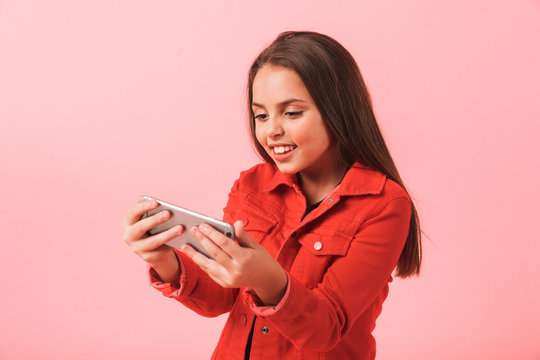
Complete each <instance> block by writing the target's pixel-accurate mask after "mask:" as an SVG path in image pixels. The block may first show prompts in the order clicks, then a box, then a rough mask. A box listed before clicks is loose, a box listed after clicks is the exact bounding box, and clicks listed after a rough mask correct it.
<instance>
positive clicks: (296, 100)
mask: <svg viewBox="0 0 540 360" xmlns="http://www.w3.org/2000/svg"><path fill="white" fill-rule="evenodd" d="M294 102H307V101H306V100H300V99H287V100H285V101H282V102H280V103H279V104H278V105H280V106H283V105H289V104H290V103H294ZM251 106H252V107H253V106H256V107H264V106H263V105H261V104H258V103H256V102H253V103H251Z"/></svg>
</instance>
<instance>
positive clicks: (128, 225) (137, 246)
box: [124, 200, 184, 282]
mask: <svg viewBox="0 0 540 360" xmlns="http://www.w3.org/2000/svg"><path fill="white" fill-rule="evenodd" d="M156 207H158V203H157V201H155V200H146V201H142V202H138V203H137V204H135V205H134V206H133V207H132V208H131V209H130V210H129V212H128V214H127V216H126V218H125V220H124V241H125V242H126V243H127V244H128V245H129V246H130V247H131V250H133V252H134V253H135V254H137V255H138V256H139V257H140V258H141V259H143V260H144V261H146V262H147V263H148V264H149V265H150V266H151V267H152V268H154V270H156V272H157V273H158V275H159V276H160V278H161V280H163V281H164V282H178V280H179V279H180V265H179V264H178V259H177V258H176V254H175V253H174V250H173V249H172V248H171V247H170V246H167V245H164V244H165V243H167V242H168V241H169V240H171V239H172V238H174V237H176V236H178V235H180V234H182V232H183V231H184V229H183V228H182V226H180V225H176V226H174V227H172V228H170V229H169V230H167V231H164V232H161V233H159V234H156V235H153V236H146V232H147V231H148V230H150V229H152V228H153V227H155V226H157V225H159V224H161V223H164V222H165V221H167V220H168V219H169V218H170V216H171V214H170V213H169V212H168V211H167V210H164V211H160V212H159V213H157V214H154V215H152V216H150V217H147V218H145V219H142V220H140V218H141V216H142V214H144V213H145V212H147V211H150V210H152V209H155V208H156Z"/></svg>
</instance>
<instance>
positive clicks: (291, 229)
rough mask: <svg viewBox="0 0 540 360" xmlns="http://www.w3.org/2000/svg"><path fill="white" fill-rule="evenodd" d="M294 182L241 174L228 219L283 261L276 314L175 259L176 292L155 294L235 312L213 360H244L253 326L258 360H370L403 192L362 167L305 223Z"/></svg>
mask: <svg viewBox="0 0 540 360" xmlns="http://www.w3.org/2000/svg"><path fill="white" fill-rule="evenodd" d="M305 210H306V200H305V197H304V195H303V194H302V192H301V191H300V189H299V187H298V184H297V182H296V176H294V175H286V174H283V173H281V172H279V170H277V168H276V167H275V166H273V165H270V164H259V165H256V166H255V167H253V168H251V169H249V170H247V171H244V172H242V173H241V175H240V178H239V179H238V180H237V181H236V182H235V183H234V186H233V188H232V190H231V193H230V195H229V201H228V203H227V206H226V207H225V209H224V214H225V215H224V220H225V221H227V222H229V223H233V222H234V221H236V220H242V221H243V222H244V224H245V229H246V231H247V233H248V234H249V235H250V236H251V237H252V238H253V239H254V240H255V241H257V242H259V243H261V244H262V245H263V246H264V247H265V248H266V249H267V250H268V251H269V252H270V253H271V254H272V256H274V258H276V259H277V260H278V262H279V263H280V264H281V265H282V266H283V268H284V269H285V271H286V272H287V274H288V277H289V282H288V286H287V290H286V292H285V295H284V296H283V298H282V300H281V301H280V302H279V304H277V305H276V306H262V303H261V302H260V300H259V299H258V298H257V296H256V294H255V293H254V292H252V291H251V290H250V289H225V288H222V287H221V286H219V285H218V284H216V283H215V282H214V281H213V280H211V279H210V278H209V277H208V276H207V275H206V273H205V272H204V271H202V270H201V269H200V268H199V267H198V266H197V265H196V264H195V263H193V262H192V261H191V260H190V259H189V258H188V257H187V256H185V255H184V254H183V253H181V252H180V251H178V252H177V253H178V257H179V259H180V263H181V271H182V274H181V279H180V283H179V284H170V283H162V282H160V281H159V279H158V278H157V275H156V273H155V272H153V271H152V270H151V271H150V274H151V282H152V286H154V287H155V288H157V289H159V290H161V291H162V293H163V294H164V295H165V296H168V297H172V298H174V299H176V300H178V301H180V302H181V303H183V304H184V305H185V306H187V307H188V308H190V309H192V310H194V311H195V312H197V313H199V314H201V315H203V316H210V317H211V316H217V315H220V314H223V313H226V312H230V314H229V318H228V320H227V323H226V324H225V328H224V329H223V332H222V334H221V337H220V339H219V342H218V344H217V347H216V349H215V351H214V354H213V356H212V359H227V360H231V359H243V358H244V351H245V347H246V342H247V338H248V335H249V332H250V329H251V325H252V322H253V319H254V317H255V315H256V316H257V317H256V322H255V325H254V334H253V343H252V350H251V358H252V359H272V360H275V359H339V360H343V359H374V358H375V339H374V338H373V336H372V335H371V332H372V331H373V329H374V327H375V320H376V319H377V317H378V316H379V314H380V312H381V309H382V303H383V301H384V300H385V298H386V296H387V295H388V282H390V281H392V276H391V274H392V271H393V269H394V268H395V266H396V264H397V260H398V258H399V255H400V253H401V250H402V249H403V246H404V244H405V240H406V238H407V234H408V231H409V222H410V218H411V205H410V200H409V197H408V195H407V193H406V192H405V191H404V190H403V189H402V188H401V187H400V186H399V185H398V184H397V183H395V182H394V181H391V180H388V179H387V178H386V176H385V175H384V174H382V173H380V172H378V171H375V170H372V169H370V168H368V167H366V166H363V165H362V164H360V163H356V164H354V165H353V166H352V167H351V168H350V169H349V171H348V172H347V174H346V175H345V177H344V178H343V180H342V182H341V184H340V185H338V186H337V187H336V188H335V189H334V190H333V191H332V192H331V193H330V194H329V195H328V196H327V197H326V198H325V199H324V201H323V202H322V203H321V204H320V205H319V206H318V207H317V208H316V209H314V210H313V211H312V212H310V213H309V214H308V215H307V216H306V217H305V218H304V219H303V220H302V216H303V215H304V213H305Z"/></svg>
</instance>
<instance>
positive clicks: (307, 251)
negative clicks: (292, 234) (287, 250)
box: [291, 231, 353, 289]
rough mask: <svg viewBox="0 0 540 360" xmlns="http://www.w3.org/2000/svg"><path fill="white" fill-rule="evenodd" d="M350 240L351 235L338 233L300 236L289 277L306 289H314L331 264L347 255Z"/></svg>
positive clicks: (318, 232) (330, 232)
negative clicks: (291, 276)
mask: <svg viewBox="0 0 540 360" xmlns="http://www.w3.org/2000/svg"><path fill="white" fill-rule="evenodd" d="M352 239H353V234H346V233H343V232H340V231H327V232H321V231H317V232H311V233H306V234H304V235H302V236H300V237H299V238H298V243H299V244H300V247H299V250H298V254H297V256H296V259H295V260H294V263H293V266H292V268H291V275H293V276H294V277H295V278H297V279H298V280H300V282H302V283H303V284H304V285H305V286H306V287H307V288H308V289H312V288H314V287H316V286H317V284H319V283H320V282H321V281H322V279H323V277H324V274H325V273H326V271H327V270H328V268H329V267H330V266H331V265H332V263H333V262H334V261H335V260H336V259H338V258H340V257H343V256H346V255H347V252H348V250H349V247H350V245H351V242H352Z"/></svg>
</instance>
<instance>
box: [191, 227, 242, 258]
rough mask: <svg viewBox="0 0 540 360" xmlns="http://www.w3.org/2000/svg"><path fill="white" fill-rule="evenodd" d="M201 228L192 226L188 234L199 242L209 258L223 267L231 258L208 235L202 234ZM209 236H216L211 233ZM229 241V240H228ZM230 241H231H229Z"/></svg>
mask: <svg viewBox="0 0 540 360" xmlns="http://www.w3.org/2000/svg"><path fill="white" fill-rule="evenodd" d="M201 226H202V227H203V228H205V227H206V226H204V225H203V224H201ZM201 226H198V227H197V226H194V227H192V228H191V229H190V232H191V234H192V235H193V236H194V237H195V238H196V239H197V240H199V242H200V243H201V245H202V246H203V247H204V249H205V250H206V252H207V253H208V254H209V255H210V256H211V257H213V258H214V259H215V260H216V261H217V262H218V263H220V264H221V265H224V264H226V263H227V262H228V261H230V260H231V256H230V255H229V254H228V253H227V252H226V251H224V249H223V248H222V247H221V246H220V245H219V244H217V243H216V241H215V240H214V239H213V238H210V237H209V236H208V235H206V234H204V233H203V232H202V230H201V229H200V227H201ZM205 231H208V229H206V230H205ZM217 233H218V234H219V235H221V233H219V232H217ZM211 236H217V234H215V233H212V234H211ZM229 240H230V239H229ZM230 241H232V240H230Z"/></svg>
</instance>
